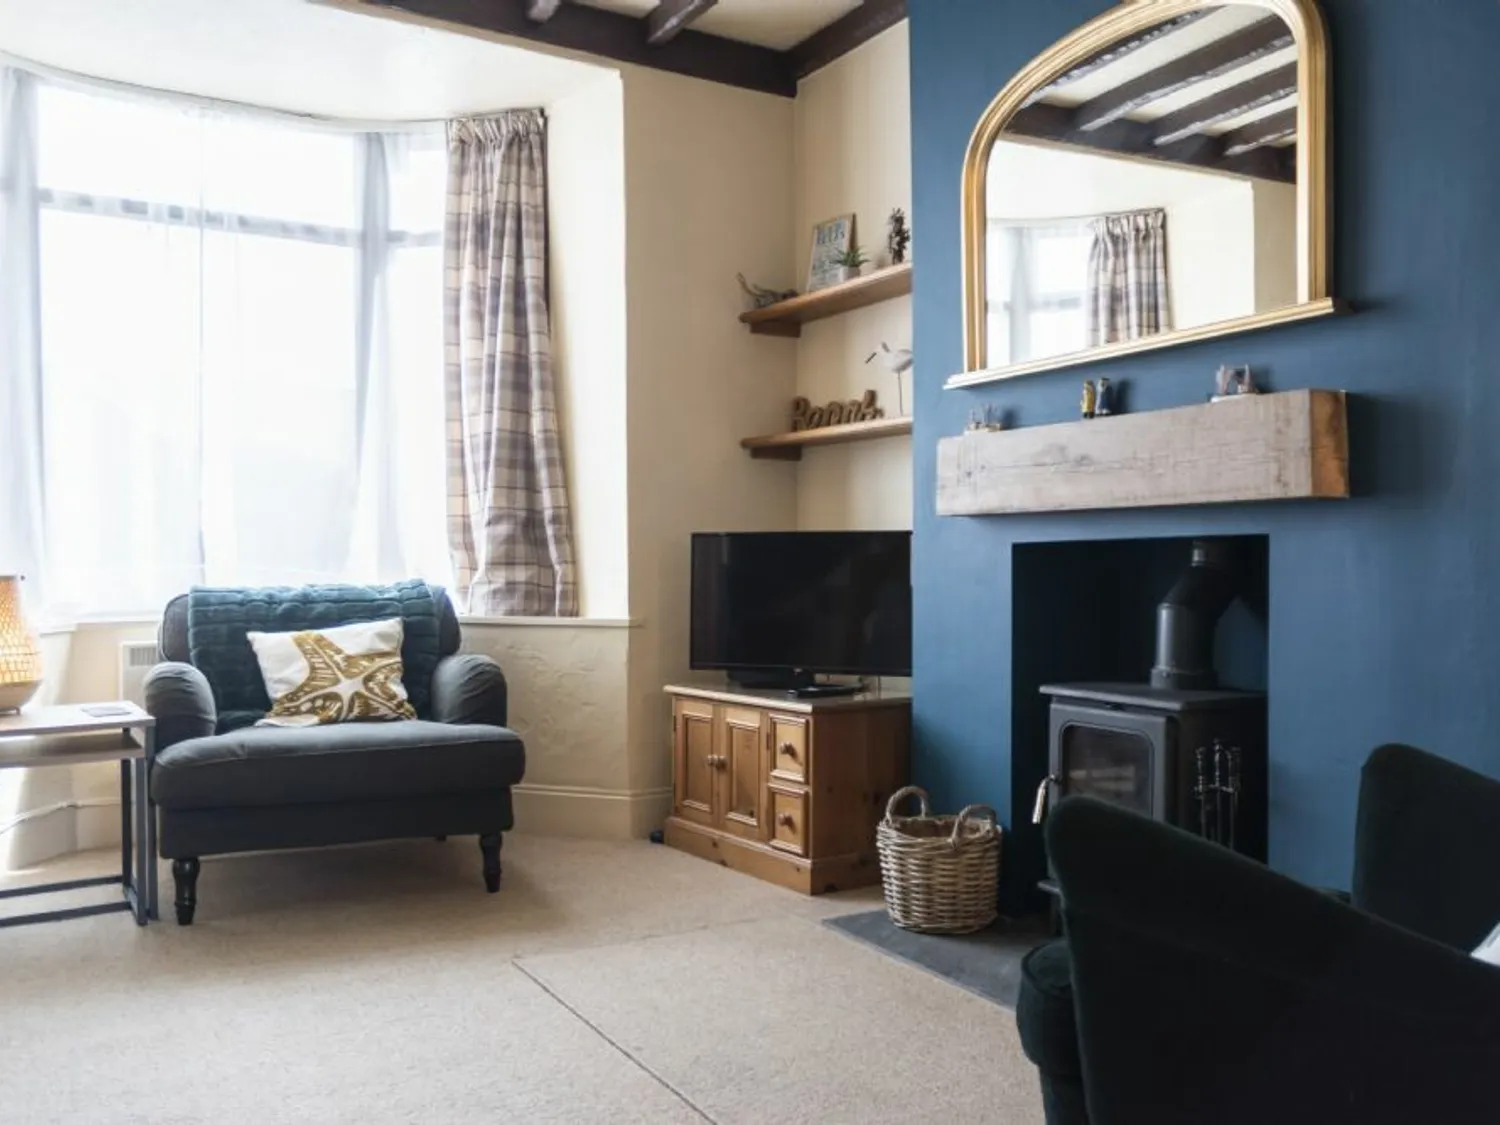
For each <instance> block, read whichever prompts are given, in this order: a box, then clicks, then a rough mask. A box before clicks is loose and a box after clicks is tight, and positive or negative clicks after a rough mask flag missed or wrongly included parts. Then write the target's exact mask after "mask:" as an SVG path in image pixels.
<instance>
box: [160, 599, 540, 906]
mask: <svg viewBox="0 0 1500 1125" xmlns="http://www.w3.org/2000/svg"><path fill="white" fill-rule="evenodd" d="M207 593H208V594H212V595H216V596H218V600H219V602H220V603H228V604H227V609H226V608H225V607H224V606H223V605H222V604H219V605H216V604H213V603H210V604H209V605H208V607H207V608H206V609H205V608H203V607H202V604H201V603H202V602H203V601H206V600H208V599H207V597H204V598H199V600H198V601H197V602H194V601H191V600H190V597H189V595H182V596H180V597H178V598H174V599H173V600H172V602H171V603H170V604H168V606H167V609H166V613H165V616H164V617H163V620H162V625H161V631H160V636H159V641H158V645H159V648H160V655H161V658H162V660H163V661H165V663H162V664H159V665H157V666H156V667H155V668H153V669H152V670H151V672H150V673H149V674H148V675H147V677H146V685H145V691H146V709H147V710H148V711H149V712H150V713H151V714H152V715H154V716H155V717H156V720H157V748H156V757H155V759H154V761H153V762H152V764H151V797H152V800H153V802H154V803H155V805H156V807H157V810H158V815H159V817H160V834H159V840H160V849H161V854H162V856H163V857H164V858H167V859H170V860H172V873H173V877H174V882H175V884H176V887H175V889H176V896H175V905H176V911H177V920H178V922H179V923H181V924H182V925H188V924H190V923H191V922H192V920H193V916H194V912H195V909H196V906H197V882H198V874H199V868H200V865H199V860H200V858H201V857H203V856H207V855H221V854H224V853H229V852H242V851H253V850H260V849H268V848H305V847H315V846H322V845H329V844H348V843H359V842H363V841H369V840H384V839H394V838H400V837H412V838H422V837H447V836H460V835H474V836H478V837H479V846H480V853H481V859H482V869H483V874H484V881H485V885H486V888H487V889H488V890H490V891H497V890H499V887H500V845H501V839H502V837H501V833H503V832H505V831H508V830H509V829H510V828H511V827H512V824H513V822H514V816H513V813H512V806H511V788H512V787H513V786H514V785H515V784H516V783H518V782H519V781H520V780H521V778H522V776H523V775H524V774H525V770H526V750H525V747H524V746H523V744H522V742H521V739H520V737H519V736H518V735H517V734H516V733H515V732H514V731H512V730H510V729H509V728H508V727H507V726H506V721H507V720H506V711H507V704H508V699H507V692H506V683H505V676H504V674H503V673H502V672H501V670H500V667H499V666H498V665H497V664H496V663H495V661H493V660H491V659H490V658H489V657H487V656H475V655H464V654H460V653H458V651H457V650H458V646H459V626H458V618H457V617H456V616H455V615H454V612H453V606H452V603H451V602H450V601H449V599H448V596H447V594H446V593H444V592H443V591H442V590H441V589H438V588H436V587H427V586H425V585H423V584H421V583H401V584H397V585H396V586H392V587H347V586H329V587H307V588H302V589H282V588H276V589H271V590H255V591H209V592H207ZM200 594H205V592H204V591H194V595H193V597H194V598H198V596H199V595H200ZM194 605H198V606H199V608H200V610H201V612H200V613H199V617H198V618H195V617H194V616H193V612H194V611H193V609H192V608H191V607H192V606H194ZM226 613H227V617H226V616H225V615H226ZM215 614H217V615H218V616H217V617H215V616H214V615H215ZM389 616H402V617H403V618H404V619H405V620H406V622H407V630H406V640H405V642H404V643H403V646H402V657H403V662H404V664H405V667H406V674H405V677H404V678H405V681H406V686H407V690H408V692H409V694H410V697H411V702H412V704H413V706H414V707H415V709H416V712H417V716H418V717H417V719H416V720H412V721H405V722H392V723H341V724H335V725H332V726H319V727H298V728H289V727H257V726H254V725H253V724H254V722H255V720H256V718H258V717H259V715H261V714H263V713H264V711H265V709H266V708H267V707H269V700H268V699H267V698H266V697H265V691H264V685H263V684H262V683H261V681H260V678H259V671H258V668H257V666H256V664H255V659H254V654H253V652H252V651H251V650H250V646H249V642H248V641H246V640H245V639H244V631H245V625H246V624H247V623H248V624H249V625H251V626H254V627H256V628H267V629H269V630H271V631H283V630H295V629H303V628H318V627H326V626H330V625H337V624H344V623H346V622H348V621H368V620H378V619H380V618H382V617H389ZM200 618H201V620H200ZM226 621H227V622H228V623H227V624H226V623H225V622H226ZM190 634H191V636H192V640H190ZM205 638H206V639H205ZM210 642H211V643H210ZM195 654H197V660H196V661H195V659H194V655H195ZM198 664H202V665H204V668H207V672H205V670H204V668H200V667H199V666H198Z"/></svg>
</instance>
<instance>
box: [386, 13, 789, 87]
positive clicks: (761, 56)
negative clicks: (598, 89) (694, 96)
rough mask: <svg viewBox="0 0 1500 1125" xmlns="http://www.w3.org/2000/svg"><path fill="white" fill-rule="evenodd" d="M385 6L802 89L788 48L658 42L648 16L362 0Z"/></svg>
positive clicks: (708, 76)
mask: <svg viewBox="0 0 1500 1125" xmlns="http://www.w3.org/2000/svg"><path fill="white" fill-rule="evenodd" d="M363 2H364V3H365V4H366V5H367V6H368V7H370V8H372V9H379V8H386V9H393V10H396V11H402V12H408V13H410V14H412V15H414V16H421V17H423V18H426V19H431V20H438V21H441V22H443V23H450V24H457V25H460V26H463V27H472V28H475V29H476V30H479V31H487V32H493V33H495V34H499V35H508V36H511V37H513V38H516V39H525V40H528V41H530V42H533V43H542V44H545V45H547V46H550V47H558V48H561V49H563V50H568V51H581V52H583V53H584V54H589V55H599V56H601V57H603V58H607V59H615V60H617V61H619V62H626V63H634V64H635V65H637V66H645V67H652V68H654V69H656V70H666V71H671V72H672V73H674V74H682V75H686V76H687V77H689V78H702V79H705V80H706V81H709V82H722V83H724V84H725V85H726V86H740V87H743V88H744V89H747V90H759V91H761V92H763V93H767V94H779V95H781V96H782V97H786V98H793V97H796V96H797V77H796V75H795V73H794V72H793V70H792V67H791V65H790V63H789V61H788V58H787V55H786V54H785V53H784V52H781V51H774V50H772V49H771V48H769V47H758V46H755V45H754V44H751V43H741V42H738V41H737V40H734V39H724V38H721V37H720V36H717V35H705V34H704V33H703V32H701V31H694V30H692V29H691V28H689V29H688V30H686V31H682V32H679V33H678V35H677V36H676V38H674V39H672V40H671V41H670V42H667V43H664V44H662V45H661V46H660V47H653V46H651V44H650V43H648V42H647V41H646V24H647V21H646V19H644V18H641V17H638V16H630V15H625V14H622V13H620V12H609V11H605V10H604V9H602V8H589V7H585V6H584V5H582V4H563V5H561V6H560V7H559V8H558V10H557V12H556V13H555V14H554V15H553V17H552V18H551V19H549V20H548V21H547V22H546V23H535V22H533V21H532V20H530V19H528V18H527V14H526V6H527V2H528V0H363Z"/></svg>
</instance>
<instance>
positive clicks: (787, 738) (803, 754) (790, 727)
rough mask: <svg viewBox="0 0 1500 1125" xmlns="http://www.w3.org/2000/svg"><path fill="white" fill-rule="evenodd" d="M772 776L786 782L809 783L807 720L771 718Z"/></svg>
mask: <svg viewBox="0 0 1500 1125" xmlns="http://www.w3.org/2000/svg"><path fill="white" fill-rule="evenodd" d="M771 776H772V777H774V778H779V779H781V780H784V781H800V782H805V781H807V720H806V719H801V718H793V717H792V716H790V715H772V716H771Z"/></svg>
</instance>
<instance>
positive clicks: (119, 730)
mask: <svg viewBox="0 0 1500 1125" xmlns="http://www.w3.org/2000/svg"><path fill="white" fill-rule="evenodd" d="M87 707H88V708H90V709H92V710H94V711H95V712H96V713H94V714H91V713H90V711H89V710H88V709H86V708H85V707H84V706H64V707H38V708H34V709H33V708H28V709H26V710H23V711H21V712H20V713H19V714H16V715H0V769H12V768H19V769H40V768H45V767H48V766H76V765H83V764H87V763H91V762H107V761H118V762H119V764H120V873H119V874H118V875H99V876H95V877H93V878H88V879H67V880H63V881H61V882H53V883H41V884H37V885H34V886H29V887H17V888H15V889H13V890H3V891H0V899H8V898H21V897H24V896H27V895H41V894H56V893H58V892H60V891H72V890H80V889H83V888H86V887H106V886H119V887H120V889H121V901H119V902H104V903H95V904H92V905H89V906H74V907H65V908H63V909H60V910H43V911H38V912H35V913H32V914H18V915H14V916H12V917H4V918H0V929H3V928H6V927H10V926H24V925H28V924H30V923H33V922H60V921H63V920H65V919H68V918H86V917H88V916H90V915H93V914H111V913H114V912H116V911H120V910H124V911H128V912H129V913H130V914H131V915H132V916H133V917H134V918H135V922H136V925H138V926H144V925H146V923H147V922H149V921H150V920H151V919H153V918H157V917H159V915H158V913H157V872H156V809H155V806H154V805H153V804H152V803H151V794H150V788H149V783H150V774H151V762H152V759H153V758H154V757H155V754H156V720H155V719H153V718H152V717H151V716H150V715H148V714H146V712H144V711H142V710H141V709H140V708H138V707H135V706H133V705H131V704H124V703H121V704H92V705H87ZM104 707H112V708H120V709H121V710H118V711H111V712H110V713H108V714H101V713H98V711H99V710H100V709H101V708H104Z"/></svg>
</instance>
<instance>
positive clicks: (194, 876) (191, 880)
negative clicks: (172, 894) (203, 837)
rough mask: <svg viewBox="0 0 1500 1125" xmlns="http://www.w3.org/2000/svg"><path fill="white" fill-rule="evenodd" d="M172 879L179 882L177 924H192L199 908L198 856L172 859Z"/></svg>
mask: <svg viewBox="0 0 1500 1125" xmlns="http://www.w3.org/2000/svg"><path fill="white" fill-rule="evenodd" d="M172 881H173V882H174V883H176V884H177V898H176V906H177V924H178V925H179V926H191V925H192V924H193V911H194V910H196V909H197V908H198V857H197V856H190V857H188V858H187V859H174V860H173V861H172Z"/></svg>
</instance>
